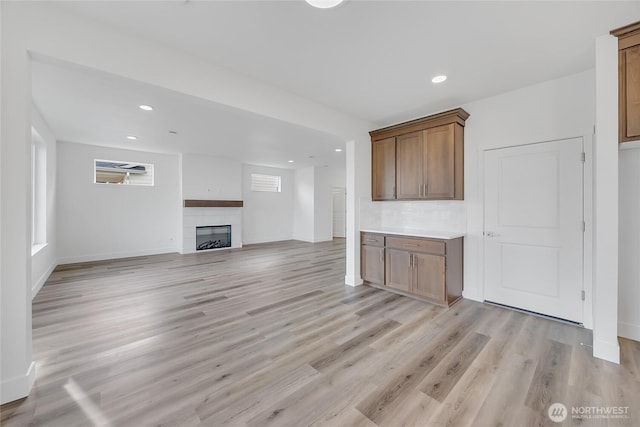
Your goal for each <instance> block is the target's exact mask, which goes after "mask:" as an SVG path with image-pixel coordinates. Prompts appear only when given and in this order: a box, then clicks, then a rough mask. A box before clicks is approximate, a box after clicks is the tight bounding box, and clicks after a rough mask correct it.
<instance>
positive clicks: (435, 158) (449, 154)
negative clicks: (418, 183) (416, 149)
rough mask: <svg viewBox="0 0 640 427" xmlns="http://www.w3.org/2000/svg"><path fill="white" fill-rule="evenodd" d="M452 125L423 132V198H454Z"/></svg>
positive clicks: (453, 137)
mask: <svg viewBox="0 0 640 427" xmlns="http://www.w3.org/2000/svg"><path fill="white" fill-rule="evenodd" d="M453 126H454V125H453V124H450V125H446V126H439V127H436V128H432V129H427V130H426V131H424V135H423V138H424V151H423V168H424V171H423V174H424V176H425V185H426V187H425V191H424V193H423V194H425V197H426V198H428V199H452V198H453V197H454V196H455V162H454V159H455V157H454V156H455V144H454V142H455V136H454V127H453Z"/></svg>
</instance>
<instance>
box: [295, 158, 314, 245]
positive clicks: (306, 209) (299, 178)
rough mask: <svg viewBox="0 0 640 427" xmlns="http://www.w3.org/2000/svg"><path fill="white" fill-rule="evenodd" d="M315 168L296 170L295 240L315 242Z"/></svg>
mask: <svg viewBox="0 0 640 427" xmlns="http://www.w3.org/2000/svg"><path fill="white" fill-rule="evenodd" d="M314 185H315V168H314V167H313V166H310V167H307V168H302V169H296V172H295V184H294V195H293V238H294V239H296V240H302V241H305V242H313V241H314V237H315V236H314V234H315V222H314V221H315V219H314V218H315V212H314V209H315V208H314V206H315V195H314Z"/></svg>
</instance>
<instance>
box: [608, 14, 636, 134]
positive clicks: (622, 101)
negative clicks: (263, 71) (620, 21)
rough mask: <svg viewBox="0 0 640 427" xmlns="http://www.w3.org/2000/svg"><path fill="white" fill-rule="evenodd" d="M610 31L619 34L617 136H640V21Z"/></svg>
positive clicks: (617, 35)
mask: <svg viewBox="0 0 640 427" xmlns="http://www.w3.org/2000/svg"><path fill="white" fill-rule="evenodd" d="M611 34H613V35H614V36H616V37H618V129H619V131H618V140H619V142H627V141H635V140H640V22H636V23H635V24H631V25H627V26H626V27H622V28H618V29H617V30H613V31H612V32H611Z"/></svg>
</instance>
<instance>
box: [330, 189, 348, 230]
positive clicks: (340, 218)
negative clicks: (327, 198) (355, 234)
mask: <svg viewBox="0 0 640 427" xmlns="http://www.w3.org/2000/svg"><path fill="white" fill-rule="evenodd" d="M332 194H333V237H345V236H346V226H347V218H346V217H347V200H346V199H347V196H346V190H345V189H344V188H334V189H333V190H332Z"/></svg>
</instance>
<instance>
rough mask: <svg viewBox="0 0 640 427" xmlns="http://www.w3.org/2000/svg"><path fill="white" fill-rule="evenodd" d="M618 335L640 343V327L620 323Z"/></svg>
mask: <svg viewBox="0 0 640 427" xmlns="http://www.w3.org/2000/svg"><path fill="white" fill-rule="evenodd" d="M618 335H619V336H621V337H623V338H628V339H630V340H634V341H640V325H634V324H632V323H626V322H618Z"/></svg>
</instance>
